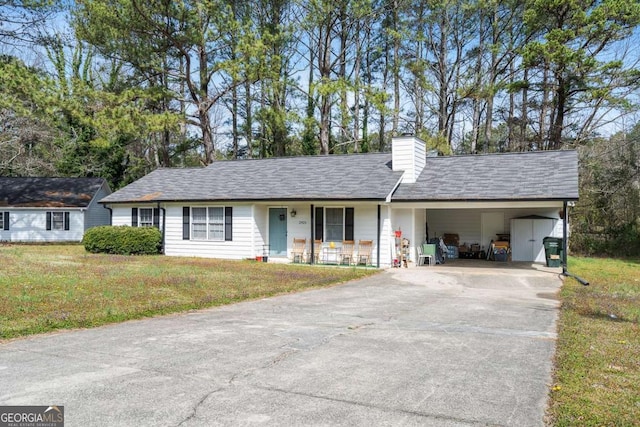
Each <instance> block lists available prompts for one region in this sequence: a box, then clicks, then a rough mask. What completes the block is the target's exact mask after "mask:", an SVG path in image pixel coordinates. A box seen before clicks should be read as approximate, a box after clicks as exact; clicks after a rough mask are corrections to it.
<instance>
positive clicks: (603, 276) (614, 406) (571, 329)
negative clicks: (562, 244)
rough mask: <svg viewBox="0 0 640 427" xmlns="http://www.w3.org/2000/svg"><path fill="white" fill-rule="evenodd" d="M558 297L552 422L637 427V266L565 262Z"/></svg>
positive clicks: (585, 260)
mask: <svg viewBox="0 0 640 427" xmlns="http://www.w3.org/2000/svg"><path fill="white" fill-rule="evenodd" d="M569 270H570V271H571V272H572V273H574V274H577V275H578V276H580V277H583V278H585V279H587V280H588V281H589V283H590V285H589V286H582V285H580V284H579V283H578V282H577V281H575V280H573V279H567V280H566V282H565V284H564V286H563V288H562V292H561V299H562V310H561V314H560V322H559V335H558V350H557V355H556V372H555V384H554V385H553V387H552V392H551V393H552V394H551V405H550V415H551V422H552V423H553V424H554V425H558V426H576V425H580V426H632V425H640V421H638V420H640V263H638V261H630V260H613V259H596V258H570V261H569Z"/></svg>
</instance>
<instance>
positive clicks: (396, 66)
mask: <svg viewBox="0 0 640 427" xmlns="http://www.w3.org/2000/svg"><path fill="white" fill-rule="evenodd" d="M398 3H399V2H398V0H394V2H393V12H392V14H393V29H394V34H393V128H392V134H393V135H397V134H398V126H399V121H400V36H399V32H400V29H399V26H400V22H399V21H400V19H399V17H398V9H399V4H398Z"/></svg>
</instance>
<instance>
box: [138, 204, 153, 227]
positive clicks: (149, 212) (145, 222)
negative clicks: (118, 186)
mask: <svg viewBox="0 0 640 427" xmlns="http://www.w3.org/2000/svg"><path fill="white" fill-rule="evenodd" d="M139 215H140V221H138V227H153V208H140V210H139Z"/></svg>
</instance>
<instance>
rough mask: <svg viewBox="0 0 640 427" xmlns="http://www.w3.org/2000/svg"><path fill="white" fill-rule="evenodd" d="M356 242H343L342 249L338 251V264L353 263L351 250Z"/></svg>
mask: <svg viewBox="0 0 640 427" xmlns="http://www.w3.org/2000/svg"><path fill="white" fill-rule="evenodd" d="M355 246H356V242H355V241H354V240H343V241H342V249H341V250H340V264H345V263H346V265H349V264H351V263H352V262H353V250H354V249H355Z"/></svg>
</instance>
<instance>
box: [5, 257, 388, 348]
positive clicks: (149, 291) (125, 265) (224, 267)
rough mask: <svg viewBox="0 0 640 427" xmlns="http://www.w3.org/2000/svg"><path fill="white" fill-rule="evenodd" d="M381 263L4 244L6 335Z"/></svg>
mask: <svg viewBox="0 0 640 427" xmlns="http://www.w3.org/2000/svg"><path fill="white" fill-rule="evenodd" d="M376 271H377V270H375V269H363V268H357V269H356V268H323V267H313V266H306V265H281V264H271V263H259V262H255V261H225V260H212V259H202V258H179V257H165V256H120V255H95V254H88V253H87V252H85V250H84V248H83V247H82V246H80V245H44V246H35V245H0V339H6V338H14V337H18V336H24V335H29V334H37V333H43V332H48V331H52V330H56V329H67V328H86V327H93V326H98V325H103V324H107V323H113V322H120V321H125V320H129V319H137V318H142V317H148V316H154V315H158V314H165V313H173V312H179V311H186V310H192V309H199V308H204V307H212V306H218V305H224V304H230V303H235V302H238V301H243V300H250V299H256V298H263V297H268V296H272V295H278V294H284V293H289V292H297V291H301V290H304V289H310V288H316V287H322V286H330V285H333V284H336V283H341V282H345V281H348V280H352V279H357V278H360V277H364V276H367V275H370V274H374V273H375V272H376Z"/></svg>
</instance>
